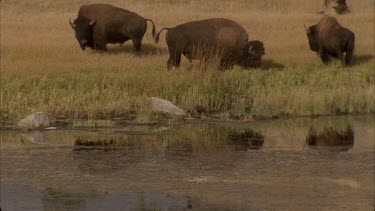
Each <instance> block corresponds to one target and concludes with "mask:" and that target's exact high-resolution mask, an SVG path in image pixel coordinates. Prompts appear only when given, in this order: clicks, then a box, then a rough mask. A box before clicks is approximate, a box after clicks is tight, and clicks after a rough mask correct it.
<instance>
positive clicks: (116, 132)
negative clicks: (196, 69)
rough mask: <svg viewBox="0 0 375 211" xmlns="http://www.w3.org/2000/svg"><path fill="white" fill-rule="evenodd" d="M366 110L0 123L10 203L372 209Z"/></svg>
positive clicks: (5, 199) (5, 203)
mask: <svg viewBox="0 0 375 211" xmlns="http://www.w3.org/2000/svg"><path fill="white" fill-rule="evenodd" d="M374 126H375V125H374V118H372V117H366V116H362V117H335V118H332V117H331V118H318V119H295V120H277V121H257V122H252V123H233V122H211V123H207V122H193V123H187V124H181V125H174V126H134V125H128V126H118V127H112V128H101V129H95V130H87V129H81V130H79V129H74V130H73V129H64V130H55V131H33V132H27V131H16V130H2V131H1V137H0V138H1V172H0V175H1V198H0V199H1V201H0V204H1V208H2V210H4V211H8V210H374V205H373V204H374V158H375V157H374V155H375V154H374Z"/></svg>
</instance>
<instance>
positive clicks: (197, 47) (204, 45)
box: [155, 18, 249, 69]
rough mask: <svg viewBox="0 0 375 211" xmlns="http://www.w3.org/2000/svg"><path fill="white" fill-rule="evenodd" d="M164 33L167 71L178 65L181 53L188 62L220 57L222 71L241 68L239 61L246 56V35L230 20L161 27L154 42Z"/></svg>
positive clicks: (239, 26) (222, 19)
mask: <svg viewBox="0 0 375 211" xmlns="http://www.w3.org/2000/svg"><path fill="white" fill-rule="evenodd" d="M163 30H168V32H167V34H166V42H167V45H168V50H169V59H168V62H167V66H168V69H170V68H171V67H173V66H174V67H178V66H179V65H180V61H181V54H183V55H184V56H185V57H186V58H188V59H189V61H190V62H191V61H192V60H193V59H201V60H206V59H208V58H210V57H212V56H213V55H215V56H219V58H220V68H221V69H227V68H230V67H232V66H233V65H234V64H238V65H242V64H243V62H242V61H243V60H244V59H245V58H246V57H247V56H248V55H249V53H248V48H246V47H248V46H247V43H248V39H249V37H248V34H247V32H246V30H245V29H244V28H243V27H242V26H241V25H240V24H238V23H236V22H234V21H232V20H228V19H224V18H213V19H206V20H200V21H192V22H187V23H184V24H180V25H178V26H176V27H173V28H163V29H162V30H160V32H159V33H158V34H157V35H156V38H155V42H156V43H158V41H159V35H160V33H161V31H163ZM245 68H248V67H245Z"/></svg>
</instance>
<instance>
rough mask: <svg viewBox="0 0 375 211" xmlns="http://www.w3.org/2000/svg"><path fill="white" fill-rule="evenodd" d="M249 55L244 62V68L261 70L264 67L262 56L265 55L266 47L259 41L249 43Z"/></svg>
mask: <svg viewBox="0 0 375 211" xmlns="http://www.w3.org/2000/svg"><path fill="white" fill-rule="evenodd" d="M247 46H248V47H247V48H248V49H249V55H248V56H247V57H246V59H244V61H243V62H242V66H243V67H250V68H259V67H260V66H261V65H262V56H263V55H264V54H265V49H264V45H263V43H262V42H261V41H259V40H252V41H250V42H248V43H247Z"/></svg>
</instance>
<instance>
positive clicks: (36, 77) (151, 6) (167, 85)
mask: <svg viewBox="0 0 375 211" xmlns="http://www.w3.org/2000/svg"><path fill="white" fill-rule="evenodd" d="M93 2H98V1H91V0H80V1H73V0H69V1H51V0H33V1H29V0H20V1H10V0H5V1H3V2H2V4H1V79H0V80H1V100H2V101H1V116H2V117H1V118H2V119H3V120H4V119H5V120H8V121H10V122H12V121H14V120H18V119H20V118H22V117H23V116H24V115H26V114H28V113H30V112H34V111H41V110H43V111H46V112H48V113H50V114H51V115H53V116H61V115H63V116H68V117H74V118H112V117H119V116H126V115H129V113H131V112H134V111H135V112H137V111H140V110H142V109H143V108H144V107H145V106H146V107H147V100H146V99H147V98H148V97H153V96H156V97H161V98H164V99H167V100H170V101H172V102H173V103H175V104H177V105H178V106H181V107H182V108H185V109H187V110H188V111H189V112H190V113H191V114H192V115H193V116H196V117H200V116H202V115H212V114H228V115H224V116H230V117H236V118H247V117H251V116H254V115H255V116H263V117H271V116H275V115H276V116H277V115H292V116H296V115H311V114H328V115H332V114H333V115H334V114H343V113H352V114H358V113H374V109H375V105H374V96H375V93H374V92H375V90H374V89H375V83H374V79H375V73H374V71H373V69H374V66H375V65H374V30H373V29H374V28H373V26H374V22H375V21H374V5H373V3H372V1H366V0H364V1H360V2H356V4H351V5H350V7H351V10H352V13H351V14H349V15H344V16H338V17H337V18H338V19H339V22H340V23H342V25H344V26H346V27H348V28H350V29H352V30H353V31H354V32H355V34H356V52H355V57H356V58H355V63H354V65H353V66H351V67H349V68H343V67H341V65H340V64H339V62H333V63H332V64H330V65H329V66H324V65H323V64H321V62H320V60H319V58H318V57H317V55H316V54H314V53H313V52H311V51H310V50H309V48H308V44H307V38H306V35H305V33H304V28H303V24H306V25H310V24H314V23H316V22H317V21H318V20H319V18H320V16H319V15H317V14H315V12H316V10H318V9H319V8H320V6H321V4H320V3H321V2H320V1H309V2H306V1H302V0H267V1H255V0H253V1H244V0H238V1H227V0H219V1H203V0H199V1H185V0H180V1H177V0H174V1H173V0H163V1H157V2H155V1H151V0H144V1H135V0H129V1H120V0H112V1H100V2H106V3H110V4H113V5H117V6H120V7H123V8H127V9H129V10H132V11H135V12H137V13H139V14H141V15H142V16H144V17H146V18H151V19H153V20H154V21H155V23H156V26H157V28H158V29H160V28H162V27H171V26H175V25H177V24H180V23H182V22H186V21H191V20H197V19H204V18H211V17H226V18H230V19H233V20H235V21H237V22H239V23H240V24H241V25H243V26H244V27H245V29H246V30H247V31H248V33H249V35H250V39H259V40H261V41H263V42H264V43H265V48H266V56H265V58H264V59H265V62H264V63H263V67H262V68H260V69H255V70H252V71H246V70H242V69H241V68H239V67H235V68H234V69H233V70H230V71H226V72H221V71H218V70H216V69H215V68H208V70H206V71H202V70H201V68H199V65H198V64H197V63H196V62H194V63H193V65H190V64H189V63H188V62H187V59H182V64H181V67H180V68H179V69H177V70H173V71H170V72H168V71H167V70H166V62H167V59H168V54H167V51H166V47H167V46H166V44H165V41H164V36H165V35H162V37H161V41H160V43H159V44H158V45H156V44H154V43H153V40H152V38H151V30H150V28H149V29H148V31H147V32H146V36H145V38H144V41H143V51H144V55H143V56H142V57H141V58H136V57H134V56H133V53H132V46H131V42H128V43H126V44H125V45H123V46H119V45H112V46H111V45H109V47H110V48H109V52H108V53H96V52H93V51H90V50H86V51H81V50H80V49H79V46H78V44H77V41H76V40H75V38H74V33H73V30H72V29H71V28H70V26H69V24H68V20H69V18H75V17H76V12H77V10H78V7H79V5H81V4H87V3H93ZM146 110H147V109H146Z"/></svg>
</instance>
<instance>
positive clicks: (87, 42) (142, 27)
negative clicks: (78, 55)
mask: <svg viewBox="0 0 375 211" xmlns="http://www.w3.org/2000/svg"><path fill="white" fill-rule="evenodd" d="M146 21H149V22H151V23H152V36H153V37H155V34H156V30H155V24H154V22H153V21H152V20H151V19H145V18H143V17H142V16H140V15H138V14H136V13H134V12H131V11H128V10H125V9H122V8H118V7H115V6H112V5H109V4H90V5H83V6H81V7H80V8H79V11H78V16H77V18H76V19H75V20H74V21H73V22H72V21H71V20H70V21H69V24H70V26H71V27H72V28H73V29H74V31H75V36H76V38H77V41H78V43H79V45H80V47H81V49H82V50H85V48H86V47H90V48H92V49H94V50H102V51H107V46H106V44H108V43H112V44H114V43H121V44H122V43H124V42H126V41H127V40H129V39H130V40H132V42H133V47H134V51H135V53H139V52H140V50H141V42H142V39H143V36H144V34H145V32H146V29H147V22H146Z"/></svg>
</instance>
